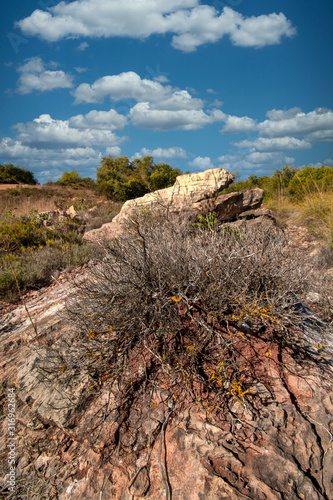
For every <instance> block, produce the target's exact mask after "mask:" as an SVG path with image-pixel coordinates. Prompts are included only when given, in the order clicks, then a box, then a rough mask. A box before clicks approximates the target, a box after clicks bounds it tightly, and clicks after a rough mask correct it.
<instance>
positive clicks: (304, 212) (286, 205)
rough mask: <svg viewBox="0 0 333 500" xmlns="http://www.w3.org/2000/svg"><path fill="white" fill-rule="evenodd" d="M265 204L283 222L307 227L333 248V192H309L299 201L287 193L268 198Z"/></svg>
mask: <svg viewBox="0 0 333 500" xmlns="http://www.w3.org/2000/svg"><path fill="white" fill-rule="evenodd" d="M265 206H266V207H267V208H269V209H270V210H272V212H273V214H274V215H275V217H276V218H277V220H278V221H279V222H280V223H282V224H287V223H291V224H295V225H299V226H305V227H307V228H308V229H309V230H310V232H311V233H312V234H313V235H314V236H315V237H316V238H318V239H321V240H323V241H325V242H326V243H327V245H328V247H329V248H331V249H332V250H333V192H332V191H316V192H313V193H308V194H306V195H304V197H303V198H302V199H301V200H299V201H294V200H293V198H292V197H290V196H287V195H281V196H275V197H274V198H272V199H270V200H267V202H266V203H265Z"/></svg>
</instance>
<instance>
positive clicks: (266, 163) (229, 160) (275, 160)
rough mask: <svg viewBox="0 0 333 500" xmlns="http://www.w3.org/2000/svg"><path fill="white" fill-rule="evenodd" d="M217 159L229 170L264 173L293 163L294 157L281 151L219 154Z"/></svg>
mask: <svg viewBox="0 0 333 500" xmlns="http://www.w3.org/2000/svg"><path fill="white" fill-rule="evenodd" d="M217 161H218V162H219V166H220V167H223V168H225V169H227V170H230V171H231V172H235V171H243V170H250V172H251V173H253V172H257V173H259V174H264V173H265V172H267V169H269V170H271V169H272V168H280V167H281V165H285V164H292V163H294V162H295V158H291V157H288V156H286V155H285V154H284V153H283V152H251V153H249V154H247V153H238V154H235V155H232V154H228V155H223V156H219V157H218V158H217Z"/></svg>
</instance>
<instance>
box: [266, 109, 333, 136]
mask: <svg viewBox="0 0 333 500" xmlns="http://www.w3.org/2000/svg"><path fill="white" fill-rule="evenodd" d="M267 116H268V117H269V119H268V120H265V121H263V122H261V123H260V124H258V127H257V130H258V132H259V133H260V135H261V136H262V137H287V136H306V135H308V134H317V138H319V139H320V135H321V134H322V136H323V137H326V136H327V133H328V132H332V130H333V111H332V110H330V109H326V108H317V109H315V110H314V111H310V112H309V113H304V112H302V110H301V109H299V108H292V109H291V110H289V111H286V112H284V111H281V110H280V111H276V110H273V111H270V112H268V113H267Z"/></svg>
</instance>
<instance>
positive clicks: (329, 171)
mask: <svg viewBox="0 0 333 500" xmlns="http://www.w3.org/2000/svg"><path fill="white" fill-rule="evenodd" d="M254 187H260V188H262V189H264V191H265V197H264V201H263V204H264V206H266V207H267V208H269V209H270V210H272V212H273V214H274V215H275V217H276V218H277V220H278V221H279V222H280V223H281V224H286V223H289V224H295V225H300V226H305V227H307V228H308V229H309V230H310V231H311V232H312V233H313V235H314V236H315V237H317V238H320V239H321V240H323V241H325V242H326V243H327V245H328V247H329V248H331V249H332V250H333V168H331V167H325V166H322V167H320V168H315V167H306V168H304V169H302V170H299V169H297V168H295V167H294V166H288V165H286V166H284V167H282V168H281V170H276V171H275V172H274V173H273V175H272V176H264V177H257V176H255V175H251V176H250V177H249V178H248V179H247V180H246V181H238V182H235V183H233V184H231V185H230V186H229V187H228V188H227V189H226V190H225V191H224V192H232V191H240V190H243V189H252V188H254Z"/></svg>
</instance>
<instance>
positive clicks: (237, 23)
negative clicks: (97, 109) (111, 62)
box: [17, 0, 296, 52]
mask: <svg viewBox="0 0 333 500" xmlns="http://www.w3.org/2000/svg"><path fill="white" fill-rule="evenodd" d="M17 25H18V26H19V27H20V28H21V30H22V31H23V33H25V34H27V35H35V36H39V37H41V38H43V39H45V40H48V41H56V40H60V39H62V38H77V37H79V36H85V37H105V38H109V37H120V36H122V37H131V38H147V37H149V36H150V35H153V34H166V33H173V34H174V36H173V38H172V45H173V47H175V48H176V49H179V50H182V51H184V52H192V51H194V50H196V48H197V47H198V46H200V45H202V44H205V43H214V42H217V41H218V40H220V39H221V38H223V37H224V36H229V37H230V40H231V41H232V43H233V44H234V45H238V46H242V47H257V48H258V47H264V46H265V45H273V44H277V43H280V41H281V39H282V37H285V36H286V37H291V36H293V35H294V34H295V32H296V30H295V28H294V27H293V26H292V24H291V22H290V21H289V20H288V19H287V18H286V16H285V15H284V14H283V13H279V14H276V13H272V14H269V15H262V16H258V17H255V16H252V17H244V16H242V15H241V14H240V13H239V12H236V11H234V10H233V9H231V8H230V7H224V9H223V11H222V12H221V13H220V12H218V11H217V10H216V9H215V8H214V7H212V6H209V5H200V2H199V0H146V1H144V2H143V1H137V0H127V2H126V3H124V2H120V1H119V0H76V1H75V2H70V3H65V2H60V3H58V4H57V5H55V6H53V7H50V8H49V9H48V11H42V10H40V9H37V10H35V11H34V12H33V13H32V14H31V15H30V16H29V17H27V18H25V19H22V20H21V21H19V22H18V23H17Z"/></svg>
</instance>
